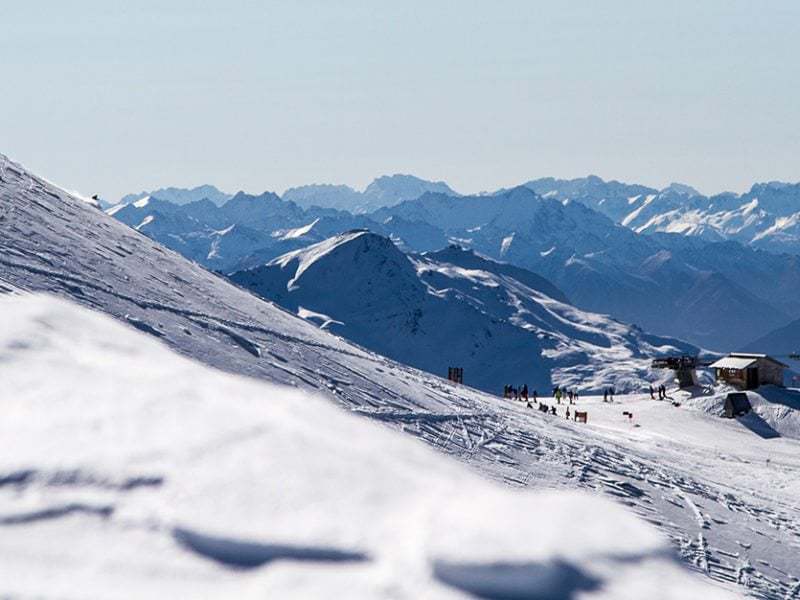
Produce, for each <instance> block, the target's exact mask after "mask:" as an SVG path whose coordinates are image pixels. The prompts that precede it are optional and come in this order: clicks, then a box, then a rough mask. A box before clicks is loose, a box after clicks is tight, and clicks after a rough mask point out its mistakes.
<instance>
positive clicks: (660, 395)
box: [650, 383, 667, 400]
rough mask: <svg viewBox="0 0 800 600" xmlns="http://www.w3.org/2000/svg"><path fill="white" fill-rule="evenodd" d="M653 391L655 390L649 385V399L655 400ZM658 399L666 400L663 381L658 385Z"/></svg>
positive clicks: (665, 387) (665, 388)
mask: <svg viewBox="0 0 800 600" xmlns="http://www.w3.org/2000/svg"><path fill="white" fill-rule="evenodd" d="M655 391H656V390H654V389H653V386H652V385H650V399H651V400H655V399H656V396H655ZM658 399H659V400H666V399H667V386H665V385H664V384H663V383H662V384H661V385H659V386H658Z"/></svg>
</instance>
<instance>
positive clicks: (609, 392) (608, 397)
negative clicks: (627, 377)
mask: <svg viewBox="0 0 800 600" xmlns="http://www.w3.org/2000/svg"><path fill="white" fill-rule="evenodd" d="M613 401H614V388H613V387H610V388H607V389H604V390H603V402H613Z"/></svg>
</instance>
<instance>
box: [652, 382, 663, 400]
mask: <svg viewBox="0 0 800 600" xmlns="http://www.w3.org/2000/svg"><path fill="white" fill-rule="evenodd" d="M655 399H656V397H655V396H654V395H653V384H652V383H651V384H650V400H655ZM658 399H659V400H661V387H659V388H658Z"/></svg>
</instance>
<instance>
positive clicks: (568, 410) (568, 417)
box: [567, 406, 569, 421]
mask: <svg viewBox="0 0 800 600" xmlns="http://www.w3.org/2000/svg"><path fill="white" fill-rule="evenodd" d="M567 421H569V406H568V407H567Z"/></svg>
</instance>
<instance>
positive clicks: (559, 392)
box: [556, 388, 561, 404]
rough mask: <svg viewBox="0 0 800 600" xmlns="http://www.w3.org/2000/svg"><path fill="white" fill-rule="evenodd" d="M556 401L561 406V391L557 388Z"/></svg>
mask: <svg viewBox="0 0 800 600" xmlns="http://www.w3.org/2000/svg"><path fill="white" fill-rule="evenodd" d="M556 401H557V402H558V403H559V404H561V390H560V389H558V388H556Z"/></svg>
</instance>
